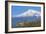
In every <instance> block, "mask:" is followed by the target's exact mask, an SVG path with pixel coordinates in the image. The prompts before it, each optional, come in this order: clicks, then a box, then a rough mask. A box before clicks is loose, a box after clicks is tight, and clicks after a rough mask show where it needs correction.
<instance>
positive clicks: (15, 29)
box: [8, 3, 43, 32]
mask: <svg viewBox="0 0 46 34" xmlns="http://www.w3.org/2000/svg"><path fill="white" fill-rule="evenodd" d="M12 5H14V6H40V7H41V27H29V28H11V6H12ZM8 12H9V14H8V15H9V17H8V19H9V20H8V21H9V22H8V31H9V32H12V31H25V30H43V5H42V4H41V5H40V4H26V3H25V4H24V3H23V4H22V3H8Z"/></svg>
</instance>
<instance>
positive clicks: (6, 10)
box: [5, 1, 45, 33]
mask: <svg viewBox="0 0 46 34" xmlns="http://www.w3.org/2000/svg"><path fill="white" fill-rule="evenodd" d="M8 2H11V3H12V2H19V3H33V4H35V3H36V4H43V11H44V12H43V22H44V23H43V30H26V31H12V32H9V31H8ZM38 31H45V3H41V2H23V1H22V2H20V1H5V33H18V32H38Z"/></svg>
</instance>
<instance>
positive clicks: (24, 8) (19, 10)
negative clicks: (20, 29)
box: [11, 6, 41, 17]
mask: <svg viewBox="0 0 46 34" xmlns="http://www.w3.org/2000/svg"><path fill="white" fill-rule="evenodd" d="M28 9H31V10H36V11H41V7H36V6H12V8H11V11H12V17H14V16H17V15H19V14H21V13H24V12H25V11H27V10H28Z"/></svg>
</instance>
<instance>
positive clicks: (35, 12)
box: [16, 9, 41, 17]
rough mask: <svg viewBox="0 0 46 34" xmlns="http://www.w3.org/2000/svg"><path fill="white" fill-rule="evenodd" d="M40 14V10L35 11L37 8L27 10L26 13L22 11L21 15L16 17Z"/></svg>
mask: <svg viewBox="0 0 46 34" xmlns="http://www.w3.org/2000/svg"><path fill="white" fill-rule="evenodd" d="M34 15H35V16H37V17H38V16H40V15H41V14H40V11H35V10H31V9H28V10H27V11H25V12H24V13H21V14H19V15H17V16H16V17H27V16H34Z"/></svg>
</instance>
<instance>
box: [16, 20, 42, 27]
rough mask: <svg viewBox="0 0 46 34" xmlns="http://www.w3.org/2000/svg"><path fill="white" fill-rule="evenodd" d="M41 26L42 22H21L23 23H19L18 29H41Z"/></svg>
mask: <svg viewBox="0 0 46 34" xmlns="http://www.w3.org/2000/svg"><path fill="white" fill-rule="evenodd" d="M40 26H41V22H40V21H37V22H23V23H22V22H21V23H17V24H16V27H17V28H18V27H40Z"/></svg>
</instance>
